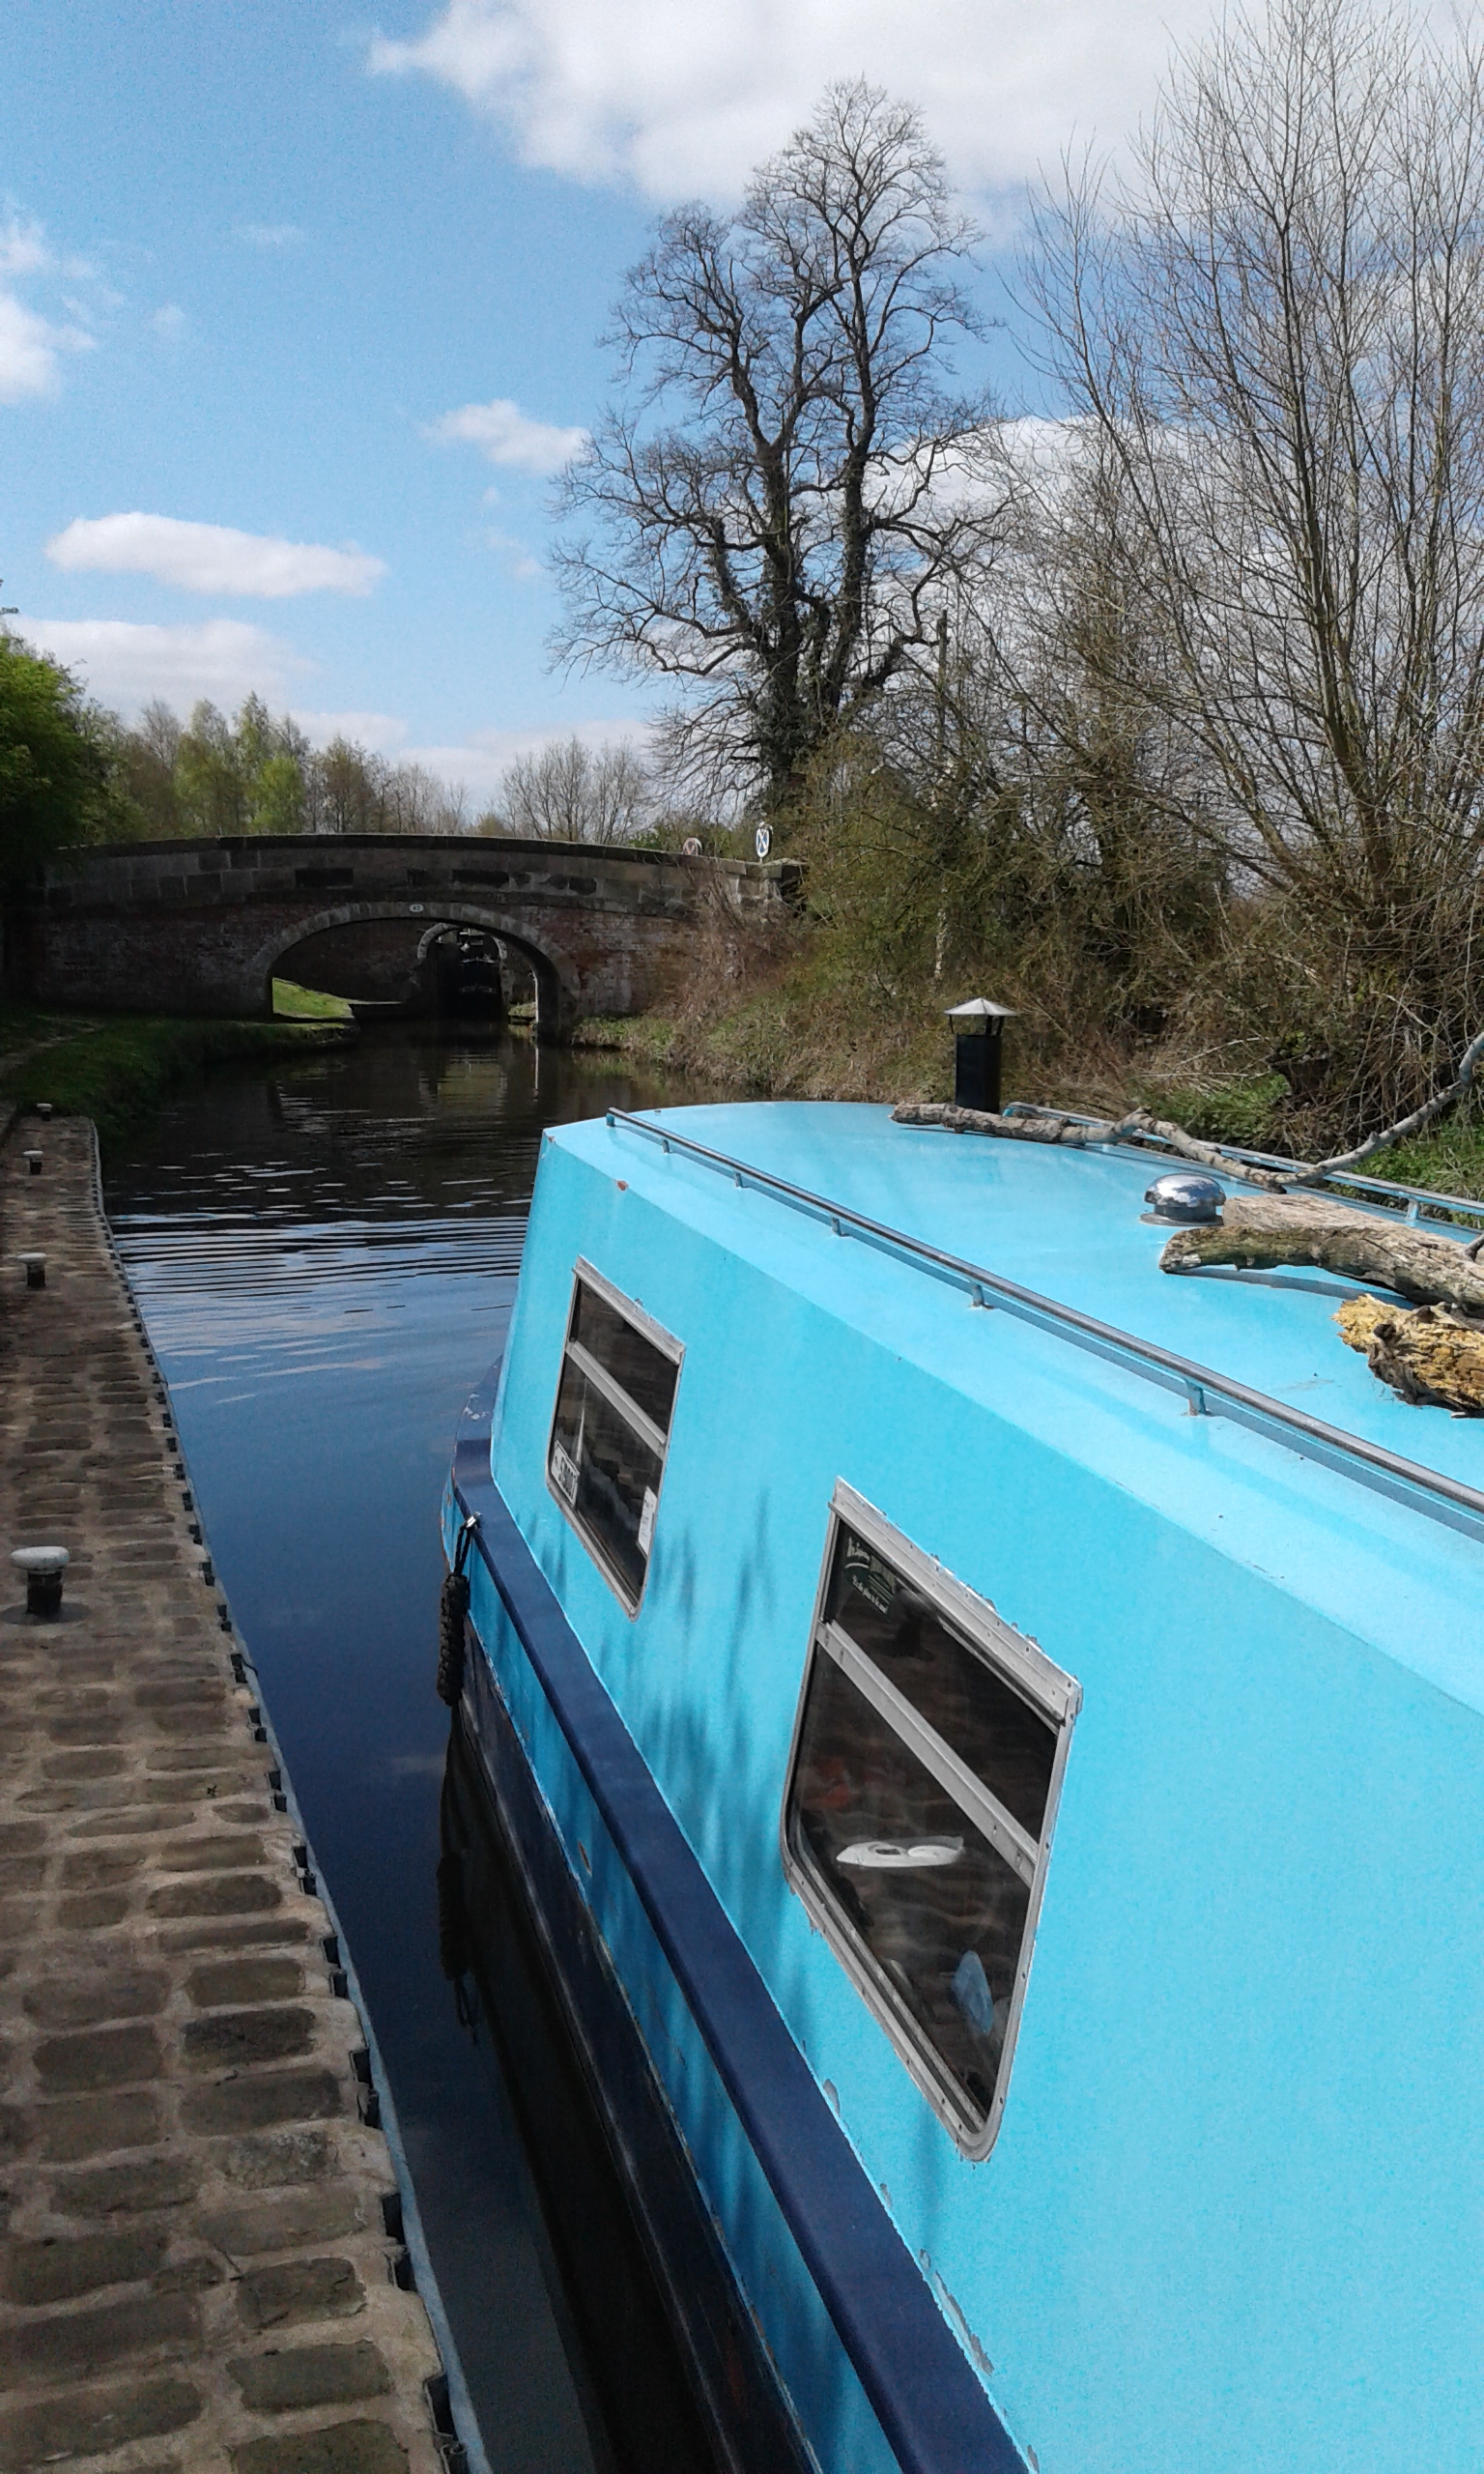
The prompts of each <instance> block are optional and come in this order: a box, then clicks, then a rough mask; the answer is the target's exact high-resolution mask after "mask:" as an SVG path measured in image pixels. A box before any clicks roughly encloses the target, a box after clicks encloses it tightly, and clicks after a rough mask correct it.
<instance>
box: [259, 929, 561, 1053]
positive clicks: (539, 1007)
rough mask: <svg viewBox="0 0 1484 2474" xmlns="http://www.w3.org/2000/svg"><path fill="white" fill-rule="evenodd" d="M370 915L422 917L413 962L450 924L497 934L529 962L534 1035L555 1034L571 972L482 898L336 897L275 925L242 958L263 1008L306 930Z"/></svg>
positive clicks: (545, 1039)
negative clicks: (477, 900) (279, 926)
mask: <svg viewBox="0 0 1484 2474" xmlns="http://www.w3.org/2000/svg"><path fill="white" fill-rule="evenodd" d="M371 919H393V920H405V921H406V922H407V923H408V925H409V926H410V927H411V926H413V925H414V924H416V923H425V924H424V926H423V934H422V935H421V936H420V937H419V938H418V942H417V959H418V961H419V962H420V961H421V960H422V958H423V956H424V954H425V953H426V952H427V950H428V948H429V946H430V945H431V944H432V943H433V942H434V940H435V938H436V937H438V936H440V935H442V934H443V933H444V932H445V931H446V930H448V929H450V928H482V929H483V930H484V931H485V932H486V934H487V935H492V936H498V937H499V939H500V942H501V943H502V944H507V945H512V946H513V947H514V948H515V951H516V952H517V953H518V954H520V955H521V956H522V957H523V958H524V959H525V960H526V961H527V962H528V963H529V964H530V967H531V974H532V977H533V978H534V980H535V986H536V1020H535V1034H536V1038H537V1039H538V1040H539V1041H540V1042H541V1043H542V1045H543V1046H546V1045H547V1044H548V1043H550V1042H552V1041H554V1040H556V1039H557V1038H558V1037H559V1035H560V1031H561V1026H562V1022H563V1020H564V1019H565V1018H566V1016H567V1014H568V1012H569V1010H570V1008H571V1006H572V1004H573V1003H574V1002H575V1000H576V998H577V995H578V988H577V981H576V975H575V973H574V972H573V971H572V970H571V967H570V965H569V964H565V963H564V962H563V960H562V959H561V958H559V957H557V956H554V955H552V954H549V953H546V952H545V951H543V949H542V948H541V947H540V946H539V945H537V944H534V943H533V942H532V940H531V938H530V937H529V936H528V935H525V934H524V933H523V932H522V931H521V930H520V929H518V928H512V927H510V926H509V924H508V922H507V921H506V920H505V919H504V918H503V917H502V916H501V914H500V913H499V911H498V910H494V909H492V908H490V907H489V906H487V905H485V904H483V903H471V902H441V901H433V902H412V901H407V902H397V901H390V902H342V903H336V904H335V905H334V906H332V907H331V908H328V909H326V910H318V911H315V912H313V913H312V914H311V915H310V916H308V917H306V918H303V919H300V920H297V921H296V922H295V923H294V925H293V926H292V927H290V928H283V929H280V930H277V931H275V932H274V934H273V935H271V936H270V937H267V938H266V939H265V940H264V942H263V943H262V944H261V945H260V946H259V948H258V950H257V952H256V953H255V954H254V955H253V957H252V959H251V961H250V962H249V963H248V964H247V970H246V974H245V976H246V977H247V978H248V979H249V980H250V982H251V985H252V988H253V991H254V994H255V997H256V998H258V999H260V1000H261V1002H262V1004H263V1007H264V1010H265V1011H267V1012H269V1013H271V1011H272V981H273V978H274V976H275V973H276V970H277V966H278V964H279V963H281V962H282V961H283V959H284V957H285V956H286V955H288V954H292V953H293V951H294V949H295V947H296V946H297V945H303V944H307V942H308V940H309V938H310V937H311V936H317V935H320V934H321V933H322V931H323V930H325V929H327V928H353V927H357V926H359V925H360V923H361V922H362V921H364V920H371Z"/></svg>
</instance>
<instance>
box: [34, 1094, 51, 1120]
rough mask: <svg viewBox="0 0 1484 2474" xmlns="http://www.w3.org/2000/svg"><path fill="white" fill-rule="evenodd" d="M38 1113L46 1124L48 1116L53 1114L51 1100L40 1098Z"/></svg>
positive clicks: (37, 1107) (37, 1105)
mask: <svg viewBox="0 0 1484 2474" xmlns="http://www.w3.org/2000/svg"><path fill="white" fill-rule="evenodd" d="M36 1113H37V1115H38V1116H39V1117H40V1118H41V1120H42V1123H43V1125H44V1124H45V1123H46V1121H47V1119H48V1117H49V1116H50V1115H51V1102H50V1101H49V1100H38V1102H37V1104H36Z"/></svg>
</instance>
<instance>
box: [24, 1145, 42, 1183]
mask: <svg viewBox="0 0 1484 2474" xmlns="http://www.w3.org/2000/svg"><path fill="white" fill-rule="evenodd" d="M20 1156H21V1158H22V1159H23V1160H24V1162H25V1164H26V1166H27V1167H28V1168H29V1169H30V1171H31V1174H32V1176H33V1177H39V1176H40V1175H41V1173H42V1155H41V1153H40V1152H39V1151H23V1152H22V1153H21V1155H20Z"/></svg>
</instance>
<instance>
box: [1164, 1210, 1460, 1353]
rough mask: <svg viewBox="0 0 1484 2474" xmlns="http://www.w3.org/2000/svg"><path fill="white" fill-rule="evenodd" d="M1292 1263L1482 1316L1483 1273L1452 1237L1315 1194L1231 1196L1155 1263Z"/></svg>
mask: <svg viewBox="0 0 1484 2474" xmlns="http://www.w3.org/2000/svg"><path fill="white" fill-rule="evenodd" d="M1296 1263H1312V1264H1314V1265H1315V1266H1317V1268H1318V1269H1319V1270H1321V1271H1327V1272H1335V1273H1338V1274H1339V1276H1340V1277H1341V1278H1342V1279H1344V1280H1363V1281H1372V1280H1374V1281H1375V1282H1376V1283H1377V1285H1378V1286H1379V1287H1383V1288H1389V1289H1394V1290H1395V1291H1396V1293H1397V1294H1398V1295H1399V1296H1401V1297H1410V1298H1412V1299H1413V1300H1414V1301H1415V1302H1416V1303H1417V1304H1419V1305H1426V1306H1451V1307H1455V1308H1457V1309H1460V1310H1461V1311H1462V1312H1464V1313H1470V1314H1484V1267H1481V1265H1480V1264H1479V1263H1478V1262H1477V1261H1475V1260H1474V1258H1473V1254H1472V1251H1471V1250H1470V1248H1468V1247H1466V1246H1461V1245H1460V1244H1459V1242H1458V1240H1457V1238H1456V1237H1443V1236H1440V1235H1439V1234H1437V1233H1436V1232H1435V1231H1434V1230H1432V1229H1430V1228H1419V1227H1418V1226H1417V1224H1416V1223H1415V1222H1414V1221H1401V1222H1388V1221H1385V1220H1381V1219H1378V1218H1377V1217H1376V1215H1375V1214H1374V1213H1371V1212H1365V1211H1354V1210H1352V1209H1351V1208H1350V1207H1349V1206H1348V1205H1347V1204H1345V1203H1340V1202H1331V1201H1330V1200H1329V1199H1328V1198H1327V1196H1325V1195H1320V1194H1229V1195H1228V1196H1227V1199H1226V1202H1225V1203H1224V1205H1223V1206H1222V1212H1221V1218H1220V1220H1219V1221H1218V1222H1216V1223H1213V1225H1211V1226H1209V1227H1197V1228H1178V1229H1177V1230H1176V1231H1175V1233H1174V1235H1173V1236H1172V1237H1171V1238H1170V1239H1169V1241H1168V1243H1167V1244H1166V1246H1165V1248H1164V1251H1163V1252H1162V1253H1161V1255H1160V1257H1159V1268H1160V1270H1161V1271H1165V1272H1191V1271H1200V1270H1204V1269H1206V1268H1209V1267H1213V1266H1216V1265H1220V1264H1229V1265H1231V1266H1232V1267H1233V1268H1234V1269H1237V1270H1241V1271H1260V1270H1261V1271H1271V1270H1276V1269H1278V1268H1279V1267H1281V1266H1282V1265H1285V1264H1296ZM1481 1337H1484V1336H1481Z"/></svg>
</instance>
